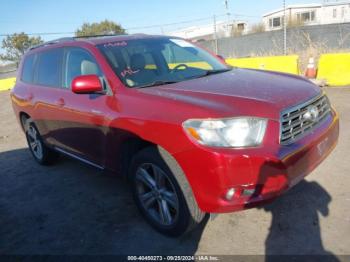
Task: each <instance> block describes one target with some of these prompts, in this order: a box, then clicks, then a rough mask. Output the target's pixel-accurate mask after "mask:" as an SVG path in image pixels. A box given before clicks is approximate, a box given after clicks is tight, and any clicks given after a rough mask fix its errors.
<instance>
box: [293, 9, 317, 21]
mask: <svg viewBox="0 0 350 262" xmlns="http://www.w3.org/2000/svg"><path fill="white" fill-rule="evenodd" d="M315 17H316V15H315V11H309V12H303V13H298V14H297V20H298V22H303V23H308V22H314V21H315Z"/></svg>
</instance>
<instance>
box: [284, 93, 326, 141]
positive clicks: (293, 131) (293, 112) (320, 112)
mask: <svg viewBox="0 0 350 262" xmlns="http://www.w3.org/2000/svg"><path fill="white" fill-rule="evenodd" d="M310 110H311V111H310ZM329 112H331V105H330V103H329V100H328V98H327V96H326V95H322V96H321V97H317V98H315V99H312V100H310V101H308V102H306V103H304V104H301V105H299V106H295V107H293V108H291V109H287V110H285V111H283V112H282V114H281V130H280V143H281V144H284V145H288V144H291V143H293V142H295V141H296V140H297V139H298V138H301V137H302V136H303V135H304V134H306V133H307V132H309V131H310V130H312V129H313V127H314V126H316V125H317V124H319V123H320V122H322V120H324V119H325V117H326V116H327V115H328V114H329ZM305 114H310V117H311V118H308V117H307V116H305Z"/></svg>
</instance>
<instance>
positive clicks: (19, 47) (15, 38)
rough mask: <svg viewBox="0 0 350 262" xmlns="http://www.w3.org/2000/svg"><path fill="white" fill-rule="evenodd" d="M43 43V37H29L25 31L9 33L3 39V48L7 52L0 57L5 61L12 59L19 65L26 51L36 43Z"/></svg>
mask: <svg viewBox="0 0 350 262" xmlns="http://www.w3.org/2000/svg"><path fill="white" fill-rule="evenodd" d="M41 43H43V40H42V39H41V37H40V36H39V37H29V36H28V35H27V34H25V33H23V32H22V33H19V34H13V35H8V36H7V37H6V38H5V39H3V40H2V48H3V49H4V50H5V54H0V59H1V60H5V61H12V62H15V63H16V65H18V63H19V61H20V59H21V56H22V55H23V54H24V53H25V51H26V50H27V49H28V48H30V47H32V46H35V45H38V44H41Z"/></svg>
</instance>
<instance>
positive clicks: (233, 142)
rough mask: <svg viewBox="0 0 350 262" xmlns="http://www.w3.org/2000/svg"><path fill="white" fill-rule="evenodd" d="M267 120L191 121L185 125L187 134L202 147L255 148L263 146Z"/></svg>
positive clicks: (244, 118) (226, 119)
mask: <svg viewBox="0 0 350 262" xmlns="http://www.w3.org/2000/svg"><path fill="white" fill-rule="evenodd" d="M266 126H267V119H263V118H254V117H242V118H225V119H208V120H205V119H203V120H197V119H190V120H187V121H185V122H184V123H183V127H184V129H185V130H186V132H187V133H188V134H189V136H190V137H192V138H193V139H194V140H195V141H197V142H198V143H200V144H202V145H206V146H213V147H254V146H258V145H260V144H261V142H262V140H263V138H264V135H265V131H266Z"/></svg>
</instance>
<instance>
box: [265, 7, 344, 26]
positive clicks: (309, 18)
mask: <svg viewBox="0 0 350 262" xmlns="http://www.w3.org/2000/svg"><path fill="white" fill-rule="evenodd" d="M286 17H287V22H288V23H297V24H302V25H325V24H336V23H347V22H350V1H337V2H325V3H323V4H300V5H289V6H287V7H286ZM283 21H284V9H283V8H282V9H279V10H275V11H272V12H270V13H267V14H265V15H264V16H263V23H264V25H265V29H266V31H272V30H278V29H281V28H283Z"/></svg>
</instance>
